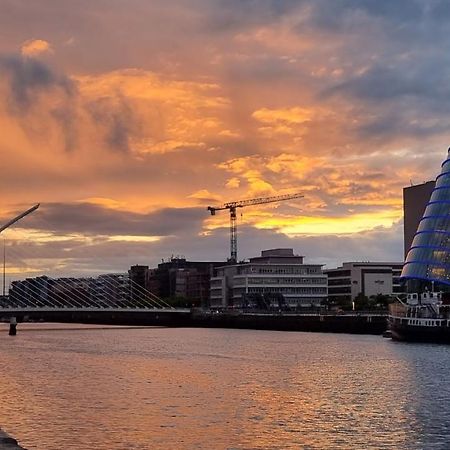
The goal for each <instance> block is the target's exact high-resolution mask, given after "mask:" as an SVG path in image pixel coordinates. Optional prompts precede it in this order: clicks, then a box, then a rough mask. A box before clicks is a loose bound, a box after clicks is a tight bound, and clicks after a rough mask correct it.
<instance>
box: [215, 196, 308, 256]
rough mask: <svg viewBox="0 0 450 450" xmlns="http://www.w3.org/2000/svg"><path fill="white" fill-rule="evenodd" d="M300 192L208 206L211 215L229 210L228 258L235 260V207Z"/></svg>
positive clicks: (264, 201)
mask: <svg viewBox="0 0 450 450" xmlns="http://www.w3.org/2000/svg"><path fill="white" fill-rule="evenodd" d="M301 197H303V195H302V194H300V193H297V194H285V195H277V196H274V197H259V198H252V199H249V200H240V201H237V202H228V203H224V204H223V205H222V206H208V208H207V209H208V211H210V212H211V215H212V216H215V215H216V211H222V210H224V209H229V210H230V250H231V251H230V255H231V256H230V259H229V261H230V262H232V263H236V262H237V223H236V209H237V208H243V207H244V206H253V205H262V204H265V203H273V202H282V201H284V200H291V199H293V198H301Z"/></svg>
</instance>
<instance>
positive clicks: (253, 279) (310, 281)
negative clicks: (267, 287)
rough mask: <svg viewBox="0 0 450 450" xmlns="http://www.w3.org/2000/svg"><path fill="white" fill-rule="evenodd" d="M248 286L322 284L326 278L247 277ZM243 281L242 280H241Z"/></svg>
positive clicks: (325, 282) (325, 283) (325, 281)
mask: <svg viewBox="0 0 450 450" xmlns="http://www.w3.org/2000/svg"><path fill="white" fill-rule="evenodd" d="M247 280H248V281H247V282H248V284H324V285H327V279H326V278H261V277H258V278H256V277H249V278H248V279H247ZM243 281H244V280H243Z"/></svg>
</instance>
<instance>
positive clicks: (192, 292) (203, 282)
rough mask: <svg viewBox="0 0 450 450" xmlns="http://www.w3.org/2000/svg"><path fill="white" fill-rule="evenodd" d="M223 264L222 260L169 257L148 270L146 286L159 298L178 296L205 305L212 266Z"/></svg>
mask: <svg viewBox="0 0 450 450" xmlns="http://www.w3.org/2000/svg"><path fill="white" fill-rule="evenodd" d="M224 264H225V263H224V262H222V261H220V262H217V261H187V260H186V259H185V258H171V259H170V260H169V261H165V262H162V263H160V264H158V268H156V269H149V270H148V273H147V288H148V290H149V291H150V292H152V293H154V294H156V295H157V296H158V297H161V298H170V297H180V298H186V299H189V300H192V301H193V302H195V303H198V304H200V305H206V304H207V302H208V294H209V281H210V278H211V275H212V274H213V271H214V268H216V267H219V266H222V265H224Z"/></svg>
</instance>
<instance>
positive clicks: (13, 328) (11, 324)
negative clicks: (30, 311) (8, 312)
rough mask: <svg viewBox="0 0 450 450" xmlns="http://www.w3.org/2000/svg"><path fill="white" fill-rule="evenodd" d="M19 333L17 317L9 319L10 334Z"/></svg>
mask: <svg viewBox="0 0 450 450" xmlns="http://www.w3.org/2000/svg"><path fill="white" fill-rule="evenodd" d="M16 334H17V320H16V318H15V317H11V318H10V319H9V335H10V336H15V335H16Z"/></svg>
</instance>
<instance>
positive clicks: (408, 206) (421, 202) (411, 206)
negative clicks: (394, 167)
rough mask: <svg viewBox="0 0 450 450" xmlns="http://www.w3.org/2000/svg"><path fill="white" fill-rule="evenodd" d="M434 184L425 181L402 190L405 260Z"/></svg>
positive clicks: (433, 182)
mask: <svg viewBox="0 0 450 450" xmlns="http://www.w3.org/2000/svg"><path fill="white" fill-rule="evenodd" d="M435 184H436V182H435V181H427V182H426V183H422V184H417V185H415V186H408V187H405V188H403V248H404V257H405V259H406V255H407V254H408V251H409V248H410V247H411V244H412V241H413V239H414V235H415V234H416V231H417V227H418V226H419V222H420V220H421V219H422V216H423V213H424V211H425V207H426V206H427V204H428V202H429V200H430V197H431V193H432V192H433V189H434V187H435Z"/></svg>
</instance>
